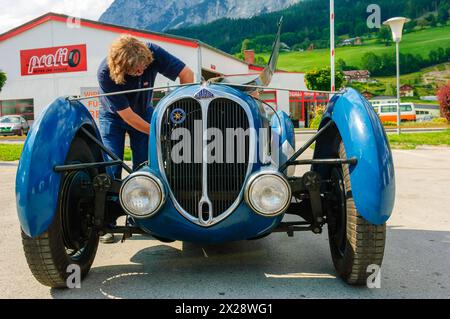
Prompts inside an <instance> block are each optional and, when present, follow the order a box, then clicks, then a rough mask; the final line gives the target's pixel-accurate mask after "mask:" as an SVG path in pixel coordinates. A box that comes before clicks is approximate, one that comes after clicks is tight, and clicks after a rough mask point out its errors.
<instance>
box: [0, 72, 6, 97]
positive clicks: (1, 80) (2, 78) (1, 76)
mask: <svg viewBox="0 0 450 319" xmlns="http://www.w3.org/2000/svg"><path fill="white" fill-rule="evenodd" d="M6 79H7V76H6V73H5V72H3V71H1V70H0V92H1V90H2V87H3V85H5V82H6Z"/></svg>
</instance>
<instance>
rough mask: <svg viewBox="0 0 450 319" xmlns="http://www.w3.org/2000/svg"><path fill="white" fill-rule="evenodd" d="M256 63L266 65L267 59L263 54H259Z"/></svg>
mask: <svg viewBox="0 0 450 319" xmlns="http://www.w3.org/2000/svg"><path fill="white" fill-rule="evenodd" d="M255 64H257V65H266V64H267V61H266V60H265V59H264V58H263V57H262V56H260V55H257V56H256V57H255Z"/></svg>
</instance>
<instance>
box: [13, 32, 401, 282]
mask: <svg viewBox="0 0 450 319" xmlns="http://www.w3.org/2000/svg"><path fill="white" fill-rule="evenodd" d="M279 33H280V32H278V37H277V40H276V41H275V44H274V53H273V54H272V57H271V59H270V61H269V65H268V66H267V67H266V69H265V70H264V71H263V73H262V74H261V75H259V76H254V77H252V78H241V79H238V80H236V78H234V79H233V80H231V79H229V78H219V79H214V80H213V81H209V82H204V83H201V84H192V85H187V86H181V87H179V88H177V89H176V90H175V91H172V92H171V93H169V94H168V95H167V96H166V97H165V98H164V99H162V100H161V101H160V103H159V104H158V105H157V107H156V108H155V112H154V115H153V118H152V122H151V134H150V147H149V157H148V162H146V163H143V164H142V165H141V167H140V168H139V169H137V170H135V171H132V170H131V169H130V168H129V167H128V166H127V165H126V164H125V163H124V162H123V161H121V160H120V159H118V158H117V156H115V155H114V154H112V153H111V152H110V151H109V150H108V149H106V147H105V146H104V145H103V144H102V142H101V137H100V134H99V131H98V129H97V127H96V124H95V122H94V120H93V118H92V117H91V115H90V113H89V112H88V111H87V109H86V108H85V107H84V106H83V105H82V104H81V103H80V101H79V99H77V98H59V99H57V100H56V101H54V102H53V103H52V104H50V105H49V106H48V107H47V108H46V110H45V111H44V112H43V114H42V115H41V116H40V118H39V119H38V120H37V121H36V122H35V123H34V125H33V127H32V129H31V131H30V134H29V136H28V138H27V140H26V142H25V146H24V149H23V154H22V158H21V160H20V164H19V168H18V173H17V181H16V195H17V210H18V215H19V219H20V222H21V227H22V238H23V246H24V251H25V255H26V257H27V261H28V264H29V266H30V269H31V271H32V273H33V275H34V276H35V277H36V279H37V280H38V281H39V282H41V283H42V284H44V285H48V286H51V287H66V279H67V277H68V275H69V274H68V273H67V267H68V266H69V265H71V264H77V265H79V266H80V268H81V275H82V277H84V276H85V275H86V274H87V273H88V271H89V269H90V267H91V265H92V263H93V260H94V257H95V254H96V250H97V246H98V242H99V236H100V235H102V234H104V233H107V232H112V233H120V234H123V236H124V238H127V237H130V236H131V235H132V234H149V235H152V236H153V237H155V238H157V239H159V240H161V241H164V242H167V241H174V240H180V241H187V242H197V243H201V244H217V243H224V242H229V241H239V240H249V239H258V238H262V237H265V236H267V235H269V234H271V233H273V232H286V233H287V234H288V235H290V236H292V234H293V233H294V232H296V231H305V230H306V231H312V232H314V233H317V234H318V233H321V232H322V228H323V226H324V225H325V224H326V225H327V229H328V234H329V243H330V248H331V255H332V259H333V262H334V265H335V268H336V271H337V273H338V275H339V276H340V277H342V278H343V279H344V280H345V281H346V282H347V283H349V284H358V285H359V284H365V283H366V279H367V277H368V275H369V273H368V272H367V268H368V266H369V265H373V264H375V265H381V262H382V259H383V252H384V245H385V232H386V226H385V225H386V221H387V220H388V218H389V216H390V214H391V212H392V208H393V204H394V194H395V181H394V166H393V161H392V154H391V150H390V147H389V144H388V141H387V138H386V134H385V131H384V129H383V127H382V125H381V123H380V121H379V119H378V117H377V114H376V113H375V112H374V110H373V108H372V107H371V106H370V104H369V103H368V102H367V101H366V100H365V99H364V98H363V97H362V96H361V95H360V94H359V93H358V92H356V91H355V90H353V89H344V90H342V91H341V92H338V93H336V94H335V95H334V96H333V98H332V99H331V101H330V103H329V105H328V107H327V110H326V112H325V114H324V117H323V120H322V123H321V124H320V128H319V130H318V131H317V133H316V134H315V135H314V136H313V137H312V138H311V139H309V140H308V141H305V143H304V145H303V146H302V147H301V148H300V149H298V150H295V134H294V129H293V125H292V122H291V120H290V119H289V117H288V115H287V114H286V113H284V112H276V111H275V110H271V109H270V107H268V106H267V105H265V104H264V102H262V101H260V100H259V99H258V98H257V95H256V94H254V93H255V90H256V89H258V88H260V87H261V86H263V85H265V84H266V83H267V81H268V80H270V76H271V74H272V73H273V71H274V69H275V65H276V60H277V55H278V54H277V52H278V48H279ZM219 136H220V137H219ZM314 142H315V143H316V144H315V150H314V156H313V159H307V160H305V159H303V160H298V157H299V156H300V155H301V154H302V153H303V152H304V151H305V150H306V149H308V148H309V147H310V146H311V145H312V144H313V143H314ZM114 165H122V166H123V167H124V169H125V170H127V171H128V173H129V175H128V176H127V177H126V178H125V179H124V180H115V179H114V178H113V177H112V175H111V174H110V172H109V169H110V167H112V166H114ZM298 165H310V167H311V168H310V170H309V171H308V172H307V173H305V174H304V175H303V176H295V175H293V174H292V169H293V168H295V167H296V166H298ZM288 214H289V215H293V216H297V217H298V221H289V222H285V221H283V218H284V217H285V215H288ZM124 215H126V216H127V222H126V224H125V225H124V226H111V225H114V224H115V223H114V222H115V221H116V220H117V218H119V217H120V216H124Z"/></svg>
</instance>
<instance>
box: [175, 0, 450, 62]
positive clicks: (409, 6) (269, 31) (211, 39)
mask: <svg viewBox="0 0 450 319" xmlns="http://www.w3.org/2000/svg"><path fill="white" fill-rule="evenodd" d="M372 3H374V1H373V0H338V1H335V12H336V23H335V30H336V35H337V36H338V37H339V36H346V37H356V36H363V35H371V34H372V35H374V34H377V33H378V32H379V29H377V28H374V29H369V27H368V26H367V19H368V17H369V15H370V14H371V12H369V13H368V12H367V8H368V6H369V5H370V4H372ZM375 3H376V4H377V5H379V7H380V9H381V12H380V13H381V21H384V20H386V19H387V18H390V17H394V16H406V17H409V18H412V19H417V18H419V17H422V16H424V15H425V14H428V13H429V12H435V13H439V14H437V15H433V17H432V18H430V19H429V20H430V21H427V20H425V19H423V21H425V22H424V24H425V23H427V24H429V25H431V26H433V25H436V24H437V23H438V22H439V19H444V20H447V19H448V9H449V8H448V4H449V1H448V0H378V1H376V2H375ZM444 12H447V17H445V14H444ZM328 13H329V1H328V0H305V1H302V2H300V3H298V4H296V5H293V6H291V7H289V8H287V9H284V10H281V11H277V12H273V13H268V14H263V15H259V16H256V17H253V18H250V19H220V20H217V21H214V22H212V23H209V24H204V25H199V26H194V27H189V28H184V29H175V30H168V31H167V32H168V33H172V34H175V35H181V36H186V37H190V38H196V39H199V40H201V41H203V42H205V43H208V44H210V45H212V46H215V47H217V48H219V49H221V50H223V51H226V52H229V53H232V54H235V53H239V52H240V51H241V48H242V42H243V41H244V40H245V39H248V40H249V41H246V45H247V48H253V49H255V50H256V52H265V51H268V50H270V46H271V44H272V41H273V38H274V33H275V30H276V24H277V21H278V20H279V18H280V17H281V16H284V24H283V34H282V41H283V42H284V43H285V44H287V45H288V46H289V47H290V48H292V49H306V48H308V47H310V46H311V44H313V46H314V47H315V48H326V47H328V46H329V15H328ZM443 15H444V16H443ZM416 24H417V21H414V20H413V22H411V23H410V24H408V25H407V26H406V31H407V30H408V29H412V28H414V27H415V26H416Z"/></svg>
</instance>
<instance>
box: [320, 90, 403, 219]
mask: <svg viewBox="0 0 450 319" xmlns="http://www.w3.org/2000/svg"><path fill="white" fill-rule="evenodd" d="M342 93H343V94H340V95H335V96H334V97H333V99H332V100H331V101H330V103H329V105H328V108H327V110H326V112H325V114H324V116H323V119H322V122H321V124H320V127H323V126H324V125H325V124H326V123H327V122H329V121H333V122H334V123H335V128H334V130H333V129H331V130H330V131H331V132H327V133H326V134H324V136H323V137H322V138H319V140H318V141H317V144H316V149H315V152H314V158H327V157H330V156H333V155H335V154H336V150H337V145H336V142H337V140H336V136H337V133H339V134H340V136H341V138H342V141H343V143H344V147H345V152H346V155H347V158H351V157H356V158H357V160H358V163H357V164H356V165H352V166H350V182H351V185H352V194H353V199H354V201H355V205H356V209H357V210H358V212H359V213H360V214H361V215H362V216H363V217H364V218H365V219H366V220H367V221H369V222H370V223H372V224H376V225H381V224H383V223H385V222H386V221H387V220H388V219H389V217H390V215H391V213H392V209H393V207H394V201H395V174H394V163H393V160H392V152H391V149H390V146H389V142H388V139H387V136H386V133H385V131H384V128H383V126H382V124H381V122H380V120H379V118H378V115H377V114H376V113H375V111H374V110H373V107H372V106H371V105H370V103H369V102H368V101H367V100H366V99H365V98H364V97H363V96H361V95H360V94H359V93H358V92H357V91H355V90H354V89H345V91H343V92H342ZM336 129H337V131H338V132H336ZM313 169H314V170H317V171H319V172H320V173H321V175H322V177H325V178H326V177H327V176H323V175H327V174H328V173H329V170H328V171H327V168H325V167H324V166H313Z"/></svg>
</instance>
